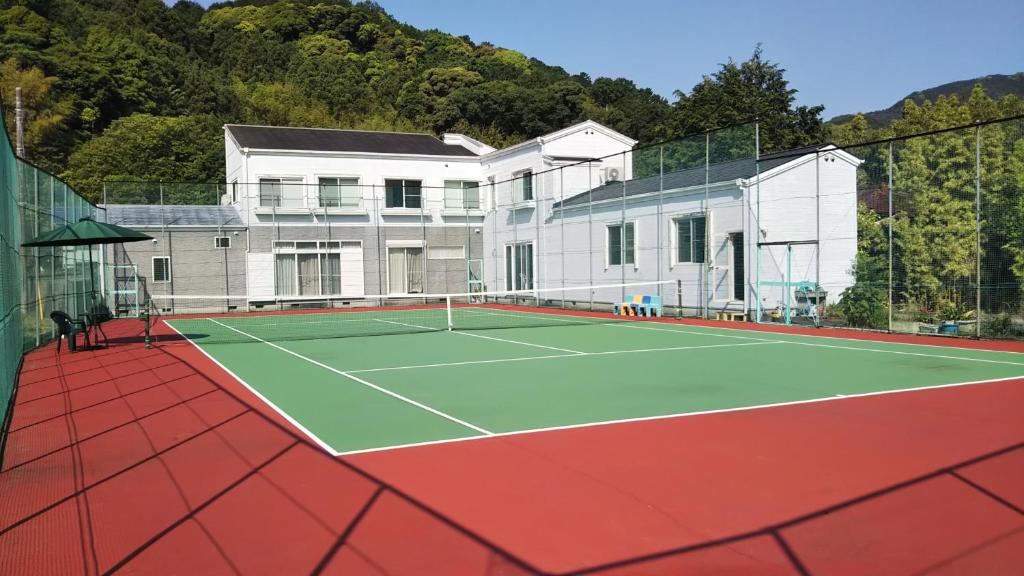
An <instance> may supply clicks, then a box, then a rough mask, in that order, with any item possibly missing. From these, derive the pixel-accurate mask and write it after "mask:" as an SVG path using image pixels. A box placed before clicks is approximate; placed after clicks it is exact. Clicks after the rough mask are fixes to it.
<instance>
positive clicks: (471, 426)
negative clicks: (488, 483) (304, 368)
mask: <svg viewBox="0 0 1024 576" xmlns="http://www.w3.org/2000/svg"><path fill="white" fill-rule="evenodd" d="M210 321H211V322H213V323H215V324H220V325H221V326H223V327H225V328H227V329H228V330H233V331H235V332H238V333H239V334H241V335H243V336H248V337H249V338H252V339H253V340H256V341H258V342H263V343H264V344H266V345H267V346H271V347H273V348H276V349H278V350H280V351H282V352H287V353H288V354H291V355H292V356H295V357H296V358H299V359H302V360H305V361H306V362H309V363H310V364H314V365H316V366H319V367H321V368H323V369H324V370H328V371H330V372H334V373H335V374H338V375H340V376H344V377H345V378H348V379H349V380H352V381H354V382H358V383H360V384H362V385H364V386H368V387H370V388H372V389H374V390H376V391H378V392H380V393H382V394H387V395H388V396H391V397H392V398H395V399H397V400H401V401H402V402H405V403H407V404H411V405H413V406H415V407H417V408H420V409H422V410H426V411H427V412H430V413H431V414H434V415H435V416H440V417H442V418H444V419H446V420H450V421H452V422H455V423H456V424H459V425H461V426H464V427H466V428H469V429H471V430H475V431H476V432H479V433H481V434H486V435H488V436H489V435H491V434H493V432H491V431H490V430H485V429H483V428H481V427H479V426H476V425H475V424H470V423H469V422H466V421H465V420H460V419H458V418H456V417H455V416H452V415H451V414H446V413H444V412H441V411H440V410H438V409H436V408H431V407H430V406H427V405H426V404H422V403H420V402H417V401H415V400H413V399H412V398H406V397H405V396H402V395H401V394H398V393H397V392H392V391H391V390H388V389H387V388H382V387H380V386H377V385H376V384H373V383H372V382H367V381H366V380H363V379H362V378H359V377H357V376H353V375H351V374H349V373H347V372H342V371H341V370H338V369H337V368H334V367H332V366H328V365H327V364H324V363H323V362H318V361H316V360H313V359H312V358H308V357H306V356H303V355H302V354H299V353H298V352H295V351H292V350H289V349H287V348H284V347H282V346H278V345H277V344H274V343H273V342H267V341H266V340H264V339H262V338H258V337H256V336H253V335H252V334H246V333H245V332H242V331H241V330H238V329H236V328H232V327H231V326H228V325H227V324H224V323H222V322H218V321H217V320H214V319H212V318H211V319H210Z"/></svg>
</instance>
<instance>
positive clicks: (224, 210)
mask: <svg viewBox="0 0 1024 576" xmlns="http://www.w3.org/2000/svg"><path fill="white" fill-rule="evenodd" d="M103 208H105V209H106V210H105V217H104V221H105V222H107V223H109V224H117V225H118V226H127V227H129V228H131V227H132V226H137V227H140V228H141V227H160V226H207V227H211V228H217V227H226V228H237V227H245V222H243V221H242V218H241V216H239V214H238V211H237V210H235V207H234V206H196V205H164V206H160V205H149V204H107V205H105V206H103Z"/></svg>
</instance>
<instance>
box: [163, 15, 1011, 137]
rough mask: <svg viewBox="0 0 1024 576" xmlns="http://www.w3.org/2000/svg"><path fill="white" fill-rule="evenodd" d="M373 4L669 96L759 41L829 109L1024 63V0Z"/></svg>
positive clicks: (875, 104) (884, 100)
mask: <svg viewBox="0 0 1024 576" xmlns="http://www.w3.org/2000/svg"><path fill="white" fill-rule="evenodd" d="M166 1H167V2H168V3H173V0H166ZM200 3H202V4H204V5H208V4H210V1H209V0H201V2H200ZM378 3H379V4H380V5H381V6H383V7H384V9H385V10H387V11H388V12H389V13H390V14H391V15H392V16H394V17H395V18H397V19H398V20H400V21H403V22H407V23H409V24H412V25H414V26H416V27H419V28H437V29H440V30H443V31H445V32H450V33H452V34H456V35H460V36H461V35H468V36H470V37H471V38H472V39H473V40H474V41H476V42H483V41H487V42H491V43H493V44H495V45H498V46H502V47H505V48H511V49H514V50H518V51H520V52H523V53H524V54H526V55H527V56H532V57H536V58H539V59H540V60H542V61H544V62H546V63H547V64H551V65H556V66H561V67H563V68H565V69H566V70H567V71H569V72H570V73H576V72H586V73H588V74H590V76H591V77H593V78H597V77H598V76H611V77H618V76H623V77H626V78H629V79H631V80H633V81H634V82H636V83H637V84H638V85H640V86H645V87H650V88H652V89H654V91H655V92H658V93H659V94H661V95H663V96H665V97H667V98H669V100H670V101H671V100H673V98H672V91H673V90H675V89H682V90H684V91H689V90H690V89H691V88H692V87H693V85H694V84H696V83H697V82H699V81H700V79H701V76H702V75H703V74H707V73H711V72H714V71H715V70H716V69H718V65H719V64H720V63H723V62H725V61H727V60H728V59H729V58H730V57H732V58H733V59H735V60H744V59H746V58H747V57H749V56H750V54H751V53H752V52H753V50H754V46H755V45H756V44H757V43H758V42H760V43H761V44H762V46H763V48H764V53H765V55H766V56H767V57H768V59H770V60H772V61H774V62H778V63H780V64H781V65H782V66H783V67H784V68H786V70H787V73H786V77H787V79H788V80H789V81H790V85H791V87H793V88H796V89H797V90H799V93H798V94H797V99H798V102H799V103H800V104H812V105H813V104H824V105H825V107H826V110H825V114H824V116H825V118H831V117H832V116H835V115H837V114H845V113H849V112H856V111H869V110H877V109H880V108H886V107H888V106H889V105H891V104H893V103H894V102H896V101H897V100H898V99H899V98H902V97H903V96H905V95H907V94H908V93H910V92H912V91H914V90H918V89H923V88H928V87H931V86H935V85H938V84H943V83H945V82H952V81H954V80H962V79H965V78H973V77H976V76H981V75H986V74H1010V73H1014V72H1024V35H1022V34H1024V33H1022V32H1021V23H1022V22H1024V1H1022V0H974V1H964V0H888V1H883V0H860V1H857V2H837V1H832V0H825V1H818V2H810V1H804V2H797V1H794V0H774V1H771V2H765V1H761V2H756V1H753V0H733V1H731V2H725V1H719V2H700V1H697V0H692V1H684V0H629V1H625V2H623V1H621V0H616V1H613V0H515V1H511V0H485V1H480V0H430V1H427V0H378Z"/></svg>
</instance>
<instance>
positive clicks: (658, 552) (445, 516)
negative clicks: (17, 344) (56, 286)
mask: <svg viewBox="0 0 1024 576" xmlns="http://www.w3.org/2000/svg"><path fill="white" fill-rule="evenodd" d="M685 323H686V324H688V325H715V326H722V324H719V323H704V322H697V321H687V322H685ZM725 326H727V327H730V325H728V324H725ZM748 326H749V325H744V328H747V327H748ZM140 328H141V325H140V324H139V323H138V322H136V321H127V320H125V321H117V322H113V323H111V324H110V325H109V327H108V328H107V332H108V334H109V335H110V337H111V340H112V345H111V346H110V347H109V348H108V349H106V350H99V351H90V352H84V353H79V354H74V355H70V354H66V353H63V354H61V355H59V356H58V355H57V354H56V353H55V349H54V347H53V346H52V345H51V346H47V347H44V348H41V349H38V350H35V351H33V352H31V353H30V354H28V355H27V356H26V358H25V363H24V366H23V368H22V373H21V378H20V382H19V387H18V390H17V395H16V406H15V409H14V413H13V418H12V422H11V426H10V433H9V436H8V439H7V445H6V453H5V456H4V461H3V468H2V470H0V574H104V573H113V572H121V573H132V574H161V573H168V572H177V573H182V574H237V573H242V574H284V573H287V574H299V573H329V574H417V575H419V574H471V575H476V574H479V575H485V574H486V575H503V574H514V575H518V574H530V573H537V572H547V573H571V572H574V571H581V570H589V571H590V572H591V573H597V574H603V575H605V574H607V575H610V574H615V575H617V576H619V575H625V574H666V575H668V574H680V573H693V574H736V575H740V574H743V575H746V574H780V575H781V574H786V575H790V574H812V575H816V576H817V575H826V574H828V575H831V574H835V575H841V574H866V573H870V574H924V573H927V574H986V575H990V574H992V575H998V574H1020V573H1024V488H1022V487H1024V417H1021V414H1024V380H1017V381H1004V382H998V383H990V384H981V385H975V386H965V387H956V388H944V389H931V390H921V391H913V392H906V393H899V394H891V395H883V396H874V397H863V398H850V399H844V400H839V401H834V402H824V403H816V404H804V405H793V406H786V407H779V408H771V409H762V410H752V411H744V412H733V413H721V414H708V415H703V416H692V417H682V418H671V419H664V420H654V421H646V422H635V423H628V424H617V425H609V426H596V427H590V428H580V429H574V430H564V431H558V432H546V433H537V434H528V435H518V436H508V437H501V438H493V439H484V440H476V441H468V442H456V443H451V444H439V445H434V446H424V447H419V448H407V449H399V450H392V451H385V452H376V453H367V454H361V455H356V456H351V457H347V458H344V459H335V458H332V457H330V456H328V455H326V454H325V453H323V452H321V451H320V450H319V449H317V448H316V447H315V446H314V445H312V444H311V443H309V442H308V441H307V440H306V439H304V438H303V437H301V435H299V434H298V432H297V431H295V430H294V429H292V428H291V427H290V426H289V425H288V424H287V423H286V422H285V421H284V420H283V418H281V417H280V416H279V415H277V414H276V413H275V412H273V411H272V410H271V409H270V408H269V407H267V406H265V405H264V404H263V403H262V402H260V401H259V400H258V399H257V398H255V397H254V396H253V395H252V394H250V393H249V392H248V391H247V390H246V389H245V388H244V387H243V386H241V385H240V384H239V383H238V382H236V381H235V380H234V379H233V378H231V377H230V376H229V375H227V374H226V373H225V372H224V371H223V370H221V369H220V368H218V367H217V366H216V365H215V364H214V363H213V362H212V361H210V360H209V359H208V358H206V357H205V356H204V355H203V354H202V353H201V352H199V351H198V350H197V349H196V348H195V347H193V346H192V345H191V344H188V343H187V342H183V341H180V340H178V341H173V339H174V337H173V336H170V331H169V330H168V329H167V328H166V327H163V326H158V327H157V332H159V333H161V334H163V335H164V336H168V337H169V338H171V339H172V341H167V342H165V343H164V344H162V345H160V346H158V347H155V348H153V349H151V350H147V349H145V347H144V346H143V344H142V343H141V338H140V337H139V332H140ZM760 329H765V330H768V329H770V330H778V329H779V328H776V327H768V328H760ZM797 331H800V330H799V329H798V330H797ZM810 333H813V334H815V335H836V336H838V335H841V336H843V337H850V338H863V339H873V340H880V341H898V342H914V343H925V344H937V345H943V344H950V345H957V346H961V347H977V346H987V347H993V346H994V347H997V348H999V349H1006V350H1014V351H1024V345H1022V344H1021V343H985V342H980V343H979V342H973V341H965V340H945V339H939V338H921V337H914V336H909V337H908V336H891V335H880V334H873V333H864V332H856V331H831V330H829V331H821V330H818V331H815V330H813V329H810ZM638 558H641V559H642V561H638V560H637V559H638Z"/></svg>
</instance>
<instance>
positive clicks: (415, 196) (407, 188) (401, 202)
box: [384, 180, 423, 208]
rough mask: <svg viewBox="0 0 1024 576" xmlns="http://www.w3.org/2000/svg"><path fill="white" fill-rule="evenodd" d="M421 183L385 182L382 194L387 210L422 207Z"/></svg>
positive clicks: (408, 181)
mask: <svg viewBox="0 0 1024 576" xmlns="http://www.w3.org/2000/svg"><path fill="white" fill-rule="evenodd" d="M421 184H422V182H421V181H420V180H385V181H384V193H385V195H386V197H385V204H384V205H385V206H386V207H387V208H420V207H422V205H423V204H422V186H421Z"/></svg>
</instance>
